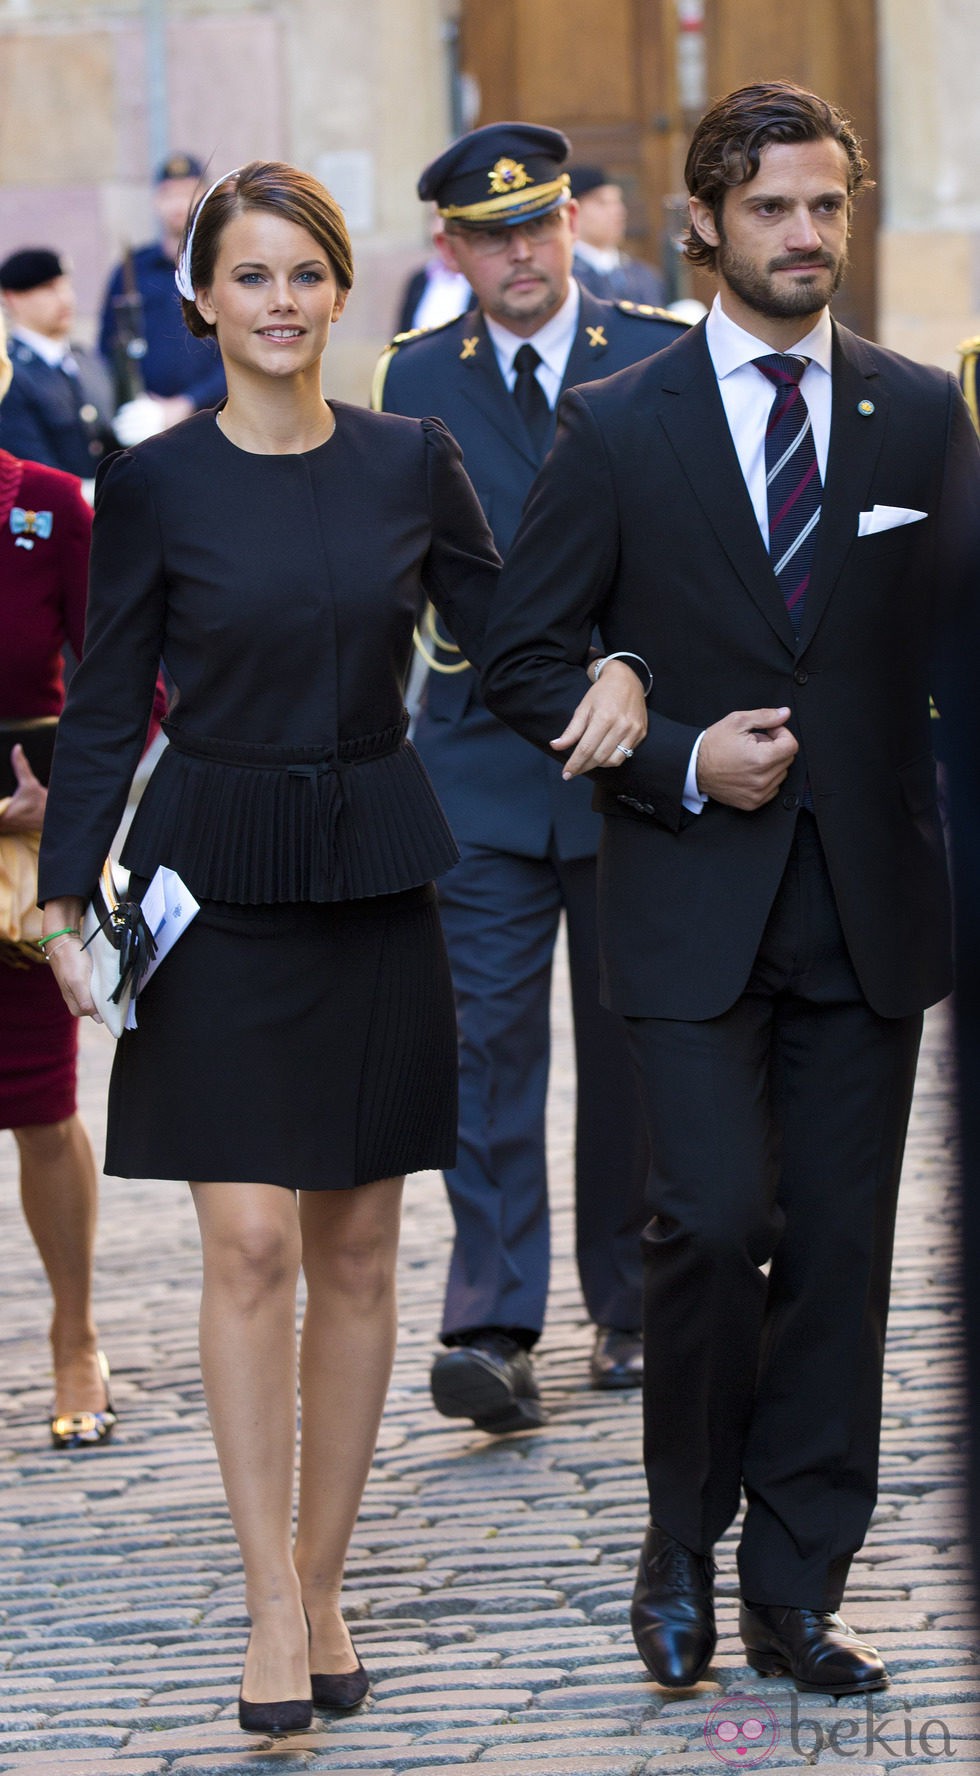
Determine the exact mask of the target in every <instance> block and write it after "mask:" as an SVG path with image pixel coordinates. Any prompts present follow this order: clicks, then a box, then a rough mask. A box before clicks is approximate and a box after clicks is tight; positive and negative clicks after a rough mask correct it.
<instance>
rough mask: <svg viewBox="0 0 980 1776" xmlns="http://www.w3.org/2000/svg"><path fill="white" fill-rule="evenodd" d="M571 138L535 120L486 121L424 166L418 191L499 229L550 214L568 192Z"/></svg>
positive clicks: (448, 212)
mask: <svg viewBox="0 0 980 1776" xmlns="http://www.w3.org/2000/svg"><path fill="white" fill-rule="evenodd" d="M571 147H572V145H571V143H570V141H569V140H568V137H567V136H565V135H563V134H562V132H561V130H556V129H546V128H545V127H544V126H543V125H542V124H537V123H488V124H486V125H485V126H484V127H483V129H475V130H470V132H469V134H468V135H465V136H460V138H459V140H458V141H456V142H454V143H453V144H452V146H451V147H450V148H447V149H446V151H445V153H444V154H440V155H439V156H438V158H437V159H436V160H434V161H432V162H431V164H430V165H429V166H427V167H426V169H425V171H424V173H423V174H422V177H421V178H420V180H419V183H418V193H419V196H420V197H421V198H423V199H424V200H426V201H427V202H432V203H435V204H436V205H437V206H438V209H439V214H440V215H441V216H445V217H446V218H447V219H452V220H453V221H457V222H463V223H465V224H467V225H468V226H469V227H480V226H481V225H482V226H483V227H490V228H499V227H501V226H502V225H507V224H509V223H514V222H526V221H529V220H530V219H531V218H532V217H534V216H544V215H547V213H548V211H549V210H554V209H557V208H558V205H559V204H563V203H564V202H565V201H566V199H567V197H568V194H569V193H568V174H567V173H565V172H564V171H563V170H562V169H563V167H564V165H565V162H566V160H567V159H568V156H569V154H570V153H571Z"/></svg>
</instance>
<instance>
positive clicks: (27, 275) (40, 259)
mask: <svg viewBox="0 0 980 1776" xmlns="http://www.w3.org/2000/svg"><path fill="white" fill-rule="evenodd" d="M67 271H68V261H67V260H66V259H62V258H61V256H60V254H58V253H55V252H53V251H52V249H51V248H50V247H21V249H20V251H19V252H17V253H10V254H9V255H8V257H7V258H6V259H5V260H4V262H3V264H2V265H0V290H14V291H20V290H36V289H37V288H38V286H39V285H40V284H50V283H51V282H52V281H53V280H54V279H55V278H60V277H64V276H65V275H66V273H67Z"/></svg>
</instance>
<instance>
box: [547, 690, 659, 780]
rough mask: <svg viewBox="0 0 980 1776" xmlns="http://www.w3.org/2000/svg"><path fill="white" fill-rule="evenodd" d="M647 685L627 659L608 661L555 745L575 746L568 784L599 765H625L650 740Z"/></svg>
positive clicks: (562, 749) (564, 772)
mask: <svg viewBox="0 0 980 1776" xmlns="http://www.w3.org/2000/svg"><path fill="white" fill-rule="evenodd" d="M646 731H647V706H646V699H645V697H644V694H643V686H642V684H641V683H640V680H639V678H638V677H637V675H636V673H635V672H634V671H633V668H632V667H631V666H627V664H626V662H625V660H608V661H607V662H606V664H605V666H603V668H602V675H601V677H600V679H599V682H598V684H594V685H593V686H592V688H591V690H590V691H588V692H587V694H586V695H585V696H584V697H583V698H582V701H581V703H580V704H579V706H578V708H577V709H576V711H575V714H574V715H573V716H572V719H571V721H570V722H569V724H568V726H567V728H566V729H565V732H564V733H563V734H559V736H558V738H557V740H552V742H551V744H552V746H553V747H554V749H555V751H556V752H566V751H567V750H568V748H569V747H574V749H575V750H574V752H573V753H572V754H571V757H570V758H569V759H567V760H566V763H565V765H564V767H563V769H562V776H563V777H564V778H565V780H566V782H567V781H568V779H569V778H571V777H578V776H579V775H580V774H581V772H583V771H591V770H593V769H594V768H595V767H596V766H597V765H622V764H624V763H625V761H626V759H627V758H628V757H629V756H630V753H631V752H632V751H633V749H634V747H637V746H639V744H640V741H641V740H643V739H645V738H646Z"/></svg>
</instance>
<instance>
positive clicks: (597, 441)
mask: <svg viewBox="0 0 980 1776" xmlns="http://www.w3.org/2000/svg"><path fill="white" fill-rule="evenodd" d="M618 567H619V513H618V502H617V496H616V485H615V479H614V476H613V473H612V470H611V467H610V462H609V458H608V455H607V452H606V449H605V445H604V442H603V439H602V436H601V433H600V429H599V426H598V424H597V422H596V419H595V417H594V415H593V413H592V412H591V410H590V408H589V407H588V405H587V404H586V402H585V401H584V400H583V398H582V395H581V393H580V392H579V391H576V390H574V389H573V390H571V391H569V393H567V394H566V395H565V396H564V397H563V399H562V402H561V405H560V408H559V414H558V432H557V436H556V439H555V444H554V448H553V449H552V451H551V454H550V456H549V457H548V458H547V460H546V462H545V464H544V467H543V468H542V470H541V473H540V474H539V476H538V479H537V480H536V482H535V483H534V486H533V488H532V490H531V493H530V494H529V496H528V502H527V505H526V507H525V509H524V517H523V519H522V521H521V526H520V529H519V531H518V533H517V536H516V537H515V539H514V542H513V545H512V547H511V549H510V551H509V553H508V556H507V562H506V565H505V567H504V570H503V573H502V574H501V578H500V585H499V587H498V590H497V595H496V597H495V599H494V605H493V612H492V616H491V618H490V621H489V624H488V628H487V635H486V640H485V643H484V648H483V655H482V659H481V662H480V663H481V666H482V674H483V679H482V688H483V695H484V698H485V700H486V702H487V704H488V705H489V707H490V708H491V709H492V710H493V712H494V714H495V715H498V716H499V717H500V719H501V720H502V721H505V722H507V723H508V725H509V726H510V727H512V728H516V729H517V731H518V733H520V734H523V735H524V736H525V737H526V738H527V739H528V740H531V741H533V742H534V744H535V745H536V746H538V747H540V749H541V750H542V752H546V753H548V755H549V757H551V758H554V757H555V754H554V752H553V750H552V748H551V745H550V742H551V741H552V740H553V739H554V738H555V737H556V736H557V735H558V734H560V733H562V731H563V730H564V728H565V727H566V726H567V725H568V722H569V720H570V718H571V716H572V714H573V712H574V710H575V708H576V707H577V705H578V704H579V702H580V701H581V699H582V696H583V694H584V693H585V691H586V690H587V689H588V685H587V682H586V679H585V678H584V676H583V674H584V669H585V666H586V664H587V662H588V658H589V647H590V642H591V639H592V632H593V629H594V628H598V629H599V630H600V632H601V631H602V630H603V627H604V618H605V616H606V614H607V611H608V609H609V606H610V602H611V600H612V599H613V598H614V595H615V590H616V580H617V572H618ZM650 578H651V596H652V595H653V593H654V587H655V567H654V564H652V563H651V574H650ZM623 645H624V646H630V645H631V644H630V643H629V642H625V643H623ZM632 645H633V646H637V643H636V642H634V643H632ZM638 651H639V652H640V653H642V652H643V649H642V647H639V649H638ZM650 664H651V665H653V662H652V661H651V662H650ZM699 732H700V729H699V728H697V727H695V726H692V725H688V724H687V723H684V722H678V721H673V720H670V719H668V718H667V717H666V716H661V715H658V714H657V713H656V711H654V710H651V711H650V715H649V730H648V733H647V736H646V739H645V740H643V741H642V742H641V744H640V745H639V746H638V747H637V748H636V750H635V753H634V756H633V757H632V758H631V759H628V760H626V761H625V762H624V763H623V765H622V766H617V767H616V768H615V769H614V770H610V769H603V770H596V771H593V772H590V773H589V774H590V776H591V777H592V778H593V781H594V782H596V783H598V784H600V785H601V787H602V788H603V790H605V791H607V792H608V793H609V794H612V795H617V796H619V795H627V796H629V797H630V798H631V805H634V806H641V807H642V809H643V811H644V812H646V813H652V814H653V815H654V817H655V818H656V819H657V820H658V821H659V822H661V823H662V824H663V825H666V826H669V827H670V828H671V829H672V830H673V831H676V830H677V829H678V828H679V826H680V825H681V823H682V818H683V803H682V797H683V793H684V780H685V777H686V775H687V767H688V763H689V760H690V756H691V749H692V747H693V745H694V743H695V741H696V739H697V737H698V734H699Z"/></svg>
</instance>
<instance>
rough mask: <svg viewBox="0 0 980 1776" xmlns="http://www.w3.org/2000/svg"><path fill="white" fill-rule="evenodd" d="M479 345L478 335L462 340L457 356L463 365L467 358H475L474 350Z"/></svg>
mask: <svg viewBox="0 0 980 1776" xmlns="http://www.w3.org/2000/svg"><path fill="white" fill-rule="evenodd" d="M479 343H480V335H479V333H477V334H474V336H473V338H472V339H464V340H463V349H462V351H461V352H460V354H459V355H460V357H461V358H462V360H463V363H464V364H465V362H466V360H467V358H475V357H476V348H477V346H478V345H479Z"/></svg>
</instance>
